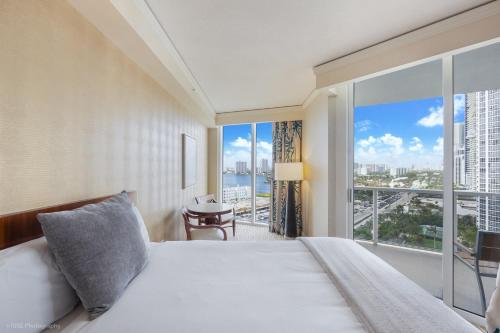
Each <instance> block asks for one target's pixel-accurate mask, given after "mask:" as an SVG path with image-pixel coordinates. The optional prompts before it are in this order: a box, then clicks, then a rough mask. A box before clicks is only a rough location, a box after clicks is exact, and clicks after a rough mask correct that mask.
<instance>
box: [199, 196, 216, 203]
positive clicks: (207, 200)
mask: <svg viewBox="0 0 500 333" xmlns="http://www.w3.org/2000/svg"><path fill="white" fill-rule="evenodd" d="M194 200H196V203H197V204H201V203H210V202H217V201H215V195H213V194H207V195H200V196H197V197H194Z"/></svg>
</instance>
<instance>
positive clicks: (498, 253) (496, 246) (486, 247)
mask: <svg viewBox="0 0 500 333" xmlns="http://www.w3.org/2000/svg"><path fill="white" fill-rule="evenodd" d="M476 258H477V259H478V260H483V261H492V262H500V232H493V231H478V232H477V238H476Z"/></svg>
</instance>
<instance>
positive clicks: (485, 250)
mask: <svg viewBox="0 0 500 333" xmlns="http://www.w3.org/2000/svg"><path fill="white" fill-rule="evenodd" d="M473 255H474V271H475V273H476V279H477V284H478V286H479V294H480V297H481V308H482V310H483V313H486V297H485V295H484V287H483V281H482V279H481V278H482V277H483V276H484V277H491V278H495V277H496V276H497V275H496V274H492V273H485V272H481V270H480V267H479V262H480V261H490V262H497V263H498V262H500V233H499V232H492V231H481V230H480V231H478V232H477V236H476V249H475V253H474V254H473Z"/></svg>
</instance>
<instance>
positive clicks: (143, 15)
mask: <svg viewBox="0 0 500 333" xmlns="http://www.w3.org/2000/svg"><path fill="white" fill-rule="evenodd" d="M68 1H69V3H70V4H71V5H72V6H73V7H74V8H75V9H76V10H77V11H78V12H80V14H82V16H84V17H85V18H86V19H87V20H88V21H90V22H91V23H92V24H94V25H95V26H96V28H97V29H98V30H99V31H101V33H103V34H104V35H105V36H106V37H108V38H109V39H110V40H111V42H112V43H113V44H114V45H116V46H117V47H118V48H119V49H120V50H121V51H122V52H123V53H125V54H126V55H127V57H129V58H130V59H131V60H132V61H134V62H135V63H136V64H137V65H138V66H139V67H141V68H142V69H143V70H144V71H145V72H146V73H147V74H148V75H149V76H151V77H152V78H153V79H154V80H155V81H156V82H158V83H159V84H160V86H162V87H163V88H164V89H165V90H166V91H167V93H168V94H170V95H171V96H172V97H174V98H175V99H176V100H177V101H178V102H179V103H180V104H182V105H183V106H184V107H185V108H186V110H187V111H188V112H189V113H191V114H193V115H195V116H196V117H197V118H198V119H199V120H200V121H201V122H203V123H204V124H206V125H208V126H213V125H214V123H215V111H214V109H213V107H212V106H211V104H210V101H209V100H208V98H207V97H206V95H205V94H204V93H203V90H202V89H201V87H200V86H199V85H198V83H197V81H196V79H195V78H194V77H193V75H192V74H191V72H190V70H189V68H187V66H186V64H185V63H184V61H183V60H182V58H181V56H180V55H179V54H178V52H177V50H176V49H175V46H174V45H173V44H172V42H171V41H170V39H169V38H168V36H167V35H166V33H165V31H164V30H163V28H162V27H161V26H160V25H159V23H158V21H157V20H156V19H155V17H154V15H153V14H152V13H151V11H150V9H149V7H148V5H147V4H146V3H145V1H144V0H132V1H124V0H109V1H102V0H68Z"/></svg>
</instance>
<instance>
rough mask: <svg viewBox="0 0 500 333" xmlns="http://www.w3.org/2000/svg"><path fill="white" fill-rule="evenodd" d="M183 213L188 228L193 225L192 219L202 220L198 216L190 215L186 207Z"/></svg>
mask: <svg viewBox="0 0 500 333" xmlns="http://www.w3.org/2000/svg"><path fill="white" fill-rule="evenodd" d="M181 212H182V218H183V219H184V224H185V225H186V226H189V225H191V219H193V220H198V219H199V218H200V217H199V216H198V215H193V214H191V213H189V212H188V210H187V208H186V207H184V208H182V211H181Z"/></svg>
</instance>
